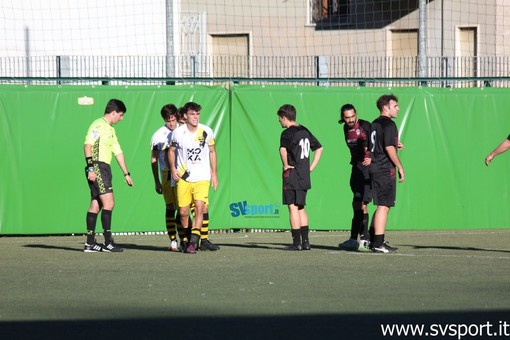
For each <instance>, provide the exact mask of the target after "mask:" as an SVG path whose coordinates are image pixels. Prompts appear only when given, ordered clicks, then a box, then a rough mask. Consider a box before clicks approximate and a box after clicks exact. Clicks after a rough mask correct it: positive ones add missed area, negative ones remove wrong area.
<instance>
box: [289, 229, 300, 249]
mask: <svg viewBox="0 0 510 340" xmlns="http://www.w3.org/2000/svg"><path fill="white" fill-rule="evenodd" d="M290 232H291V234H292V244H294V245H296V246H297V245H301V229H291V231H290Z"/></svg>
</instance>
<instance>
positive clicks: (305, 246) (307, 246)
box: [301, 240, 312, 250]
mask: <svg viewBox="0 0 510 340" xmlns="http://www.w3.org/2000/svg"><path fill="white" fill-rule="evenodd" d="M301 248H303V250H310V249H312V247H310V241H308V240H305V241H303V243H301Z"/></svg>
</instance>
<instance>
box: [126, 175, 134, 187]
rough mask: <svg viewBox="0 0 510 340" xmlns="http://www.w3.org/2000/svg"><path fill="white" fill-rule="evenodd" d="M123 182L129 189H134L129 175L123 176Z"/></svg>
mask: <svg viewBox="0 0 510 340" xmlns="http://www.w3.org/2000/svg"><path fill="white" fill-rule="evenodd" d="M124 180H125V181H126V183H127V185H129V186H130V187H134V186H135V185H134V184H133V180H132V179H131V176H130V175H126V176H124Z"/></svg>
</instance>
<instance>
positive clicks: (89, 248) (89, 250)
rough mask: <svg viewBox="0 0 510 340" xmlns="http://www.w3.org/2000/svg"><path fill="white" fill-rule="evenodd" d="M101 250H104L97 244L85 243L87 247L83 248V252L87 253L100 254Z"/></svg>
mask: <svg viewBox="0 0 510 340" xmlns="http://www.w3.org/2000/svg"><path fill="white" fill-rule="evenodd" d="M101 250H103V248H102V247H101V245H99V244H97V243H96V242H94V243H92V244H88V243H85V247H83V251H84V252H85V253H97V252H100V251H101Z"/></svg>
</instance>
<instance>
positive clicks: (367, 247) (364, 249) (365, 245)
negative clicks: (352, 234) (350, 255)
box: [358, 240, 372, 252]
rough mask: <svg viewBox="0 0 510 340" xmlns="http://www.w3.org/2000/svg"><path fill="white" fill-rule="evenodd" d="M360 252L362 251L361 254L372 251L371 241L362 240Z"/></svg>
mask: <svg viewBox="0 0 510 340" xmlns="http://www.w3.org/2000/svg"><path fill="white" fill-rule="evenodd" d="M358 251H361V252H367V251H372V249H371V246H370V241H368V240H360V241H359V246H358Z"/></svg>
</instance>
